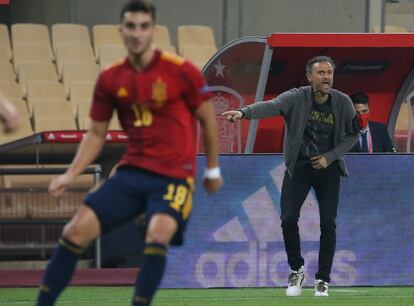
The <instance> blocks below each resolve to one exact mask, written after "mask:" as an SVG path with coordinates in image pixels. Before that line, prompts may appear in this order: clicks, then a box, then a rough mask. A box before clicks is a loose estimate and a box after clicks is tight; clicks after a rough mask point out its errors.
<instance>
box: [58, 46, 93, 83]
mask: <svg viewBox="0 0 414 306" xmlns="http://www.w3.org/2000/svg"><path fill="white" fill-rule="evenodd" d="M72 63H87V64H95V56H94V54H93V50H92V47H91V46H88V45H67V46H58V47H56V65H57V69H58V73H59V76H62V69H63V65H64V64H72Z"/></svg>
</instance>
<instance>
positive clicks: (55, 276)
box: [37, 205, 100, 306]
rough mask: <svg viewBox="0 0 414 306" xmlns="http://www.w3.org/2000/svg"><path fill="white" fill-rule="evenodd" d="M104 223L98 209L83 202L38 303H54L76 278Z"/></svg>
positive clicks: (65, 232)
mask: <svg viewBox="0 0 414 306" xmlns="http://www.w3.org/2000/svg"><path fill="white" fill-rule="evenodd" d="M99 233H100V225H99V221H98V219H97V217H96V214H95V212H94V211H93V210H92V209H91V208H90V207H88V206H86V205H84V206H82V207H81V208H80V209H79V210H78V211H77V212H76V214H75V216H74V217H73V218H72V220H71V221H70V222H69V223H68V224H67V225H66V226H65V228H64V230H63V233H62V237H61V238H60V239H59V244H58V246H57V248H56V249H55V251H54V253H53V255H52V258H51V259H50V261H49V264H48V266H47V268H46V271H45V274H44V277H43V280H42V284H41V285H40V291H39V297H38V301H37V305H38V306H47V305H53V304H54V303H55V301H56V299H57V297H58V296H59V294H60V293H61V292H62V290H63V289H64V288H65V287H66V286H67V285H68V283H69V281H70V279H71V278H72V275H73V272H74V270H75V267H76V263H77V262H78V260H79V258H80V256H81V254H82V252H83V249H84V248H85V247H86V246H87V245H88V244H89V243H90V242H91V241H92V240H94V239H95V238H96V237H98V236H99Z"/></svg>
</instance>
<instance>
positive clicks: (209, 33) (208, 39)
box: [177, 25, 217, 55]
mask: <svg viewBox="0 0 414 306" xmlns="http://www.w3.org/2000/svg"><path fill="white" fill-rule="evenodd" d="M177 42H178V44H177V46H178V52H179V54H181V55H182V50H183V47H185V46H188V45H192V46H194V45H202V46H210V47H214V48H216V49H217V45H216V41H215V38H214V33H213V29H212V28H211V27H209V26H201V25H182V26H179V27H178V29H177Z"/></svg>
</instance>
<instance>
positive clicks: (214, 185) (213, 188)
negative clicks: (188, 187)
mask: <svg viewBox="0 0 414 306" xmlns="http://www.w3.org/2000/svg"><path fill="white" fill-rule="evenodd" d="M203 185H204V188H205V189H206V190H207V192H208V193H210V194H212V193H216V192H217V191H219V190H220V188H221V186H223V179H222V178H221V177H219V178H216V179H208V178H204V181H203Z"/></svg>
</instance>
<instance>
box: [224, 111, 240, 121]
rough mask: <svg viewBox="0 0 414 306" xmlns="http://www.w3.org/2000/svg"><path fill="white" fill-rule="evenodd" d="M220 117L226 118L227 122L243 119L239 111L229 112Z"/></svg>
mask: <svg viewBox="0 0 414 306" xmlns="http://www.w3.org/2000/svg"><path fill="white" fill-rule="evenodd" d="M221 115H222V116H226V119H227V121H230V122H234V121H235V120H240V119H243V117H244V116H243V112H241V111H239V110H231V111H227V112H224V113H222V114H221Z"/></svg>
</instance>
